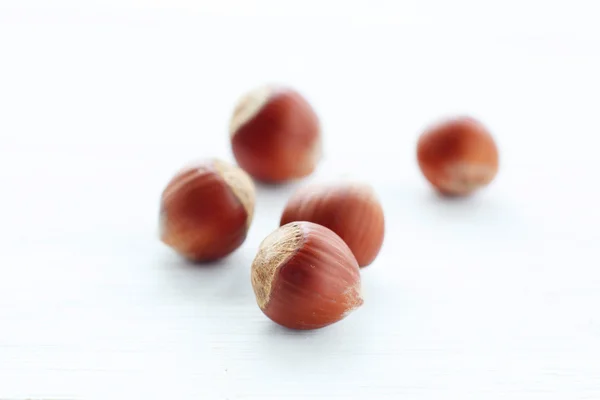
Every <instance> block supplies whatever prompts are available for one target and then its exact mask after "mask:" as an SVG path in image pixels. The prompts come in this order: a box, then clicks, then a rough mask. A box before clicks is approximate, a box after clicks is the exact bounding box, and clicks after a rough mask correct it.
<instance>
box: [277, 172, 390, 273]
mask: <svg viewBox="0 0 600 400" xmlns="http://www.w3.org/2000/svg"><path fill="white" fill-rule="evenodd" d="M292 221H310V222H314V223H316V224H319V225H323V226H325V227H327V228H329V229H331V230H332V231H334V232H335V233H336V234H338V235H339V236H340V237H341V238H342V239H343V240H344V242H346V244H347V245H348V247H350V250H352V253H353V254H354V257H356V260H357V261H358V265H359V266H361V267H365V266H367V265H369V264H371V262H373V260H374V259H375V257H376V256H377V254H378V253H379V250H380V249H381V246H382V244H383V237H384V230H385V222H384V216H383V209H382V207H381V204H380V203H379V200H378V199H377V196H376V195H375V192H374V191H373V189H372V188H371V186H369V185H367V184H364V183H340V184H329V185H309V186H306V187H303V188H301V189H299V190H298V191H297V192H296V193H294V194H293V195H292V197H291V198H290V199H289V201H288V203H287V205H286V206H285V209H284V211H283V215H282V216H281V221H280V225H285V224H287V223H289V222H292Z"/></svg>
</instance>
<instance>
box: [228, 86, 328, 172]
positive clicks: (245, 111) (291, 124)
mask: <svg viewBox="0 0 600 400" xmlns="http://www.w3.org/2000/svg"><path fill="white" fill-rule="evenodd" d="M229 133H230V136H231V145H232V149H233V154H234V156H235V159H236V160H237V162H238V164H239V166H240V167H242V168H243V169H244V170H245V171H246V172H248V173H249V174H250V175H252V176H253V177H254V178H256V179H258V180H260V181H264V182H271V183H278V182H285V181H289V180H294V179H298V178H302V177H304V176H307V175H309V174H310V173H312V172H313V170H314V169H315V167H316V165H317V162H318V160H319V158H320V156H321V133H320V126H319V120H318V118H317V115H316V114H315V112H314V111H313V109H312V107H311V106H310V104H308V102H307V101H306V100H305V99H304V97H302V96H301V95H300V94H299V93H298V92H296V91H295V90H293V89H290V88H286V87H281V86H274V85H270V86H263V87H260V88H257V89H254V90H252V91H251V92H249V93H247V94H246V95H244V96H243V97H242V98H241V99H240V100H239V102H238V104H237V106H236V108H235V111H234V113H233V117H232V118H231V122H230V126H229Z"/></svg>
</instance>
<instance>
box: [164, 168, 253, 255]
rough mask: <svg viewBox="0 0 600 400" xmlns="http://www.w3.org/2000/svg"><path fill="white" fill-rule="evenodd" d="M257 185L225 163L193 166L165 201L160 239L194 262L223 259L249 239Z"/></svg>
mask: <svg viewBox="0 0 600 400" xmlns="http://www.w3.org/2000/svg"><path fill="white" fill-rule="evenodd" d="M254 199H255V192H254V184H253V183H252V180H251V179H250V177H249V176H248V175H247V174H246V173H245V172H244V171H242V170H241V169H239V168H237V167H235V166H233V165H230V164H228V163H226V162H224V161H220V160H216V159H215V160H210V161H206V162H200V163H197V164H195V165H190V166H188V167H186V168H184V169H183V170H181V171H180V172H179V173H178V174H177V175H176V176H175V177H174V178H173V179H172V180H171V181H170V182H169V184H168V185H167V187H166V188H165V190H164V191H163V194H162V198H161V207H160V208H161V211H160V237H161V240H162V241H163V242H164V243H165V244H167V245H169V246H170V247H172V248H173V249H175V250H176V251H177V252H178V253H180V254H181V255H183V256H184V257H186V258H188V259H191V260H194V261H211V260H216V259H219V258H222V257H224V256H226V255H228V254H229V253H231V252H232V251H234V250H235V249H237V248H238V247H239V246H240V245H241V244H242V243H243V242H244V240H245V239H246V234H247V232H248V229H249V227H250V223H251V221H252V217H253V212H254Z"/></svg>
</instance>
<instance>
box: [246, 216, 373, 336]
mask: <svg viewBox="0 0 600 400" xmlns="http://www.w3.org/2000/svg"><path fill="white" fill-rule="evenodd" d="M252 287H253V288H254V293H255V295H256V301H257V303H258V306H259V307H260V309H261V310H262V311H263V313H264V314H265V315H266V316H267V317H269V318H271V319H272V320H273V321H275V322H276V323H278V324H280V325H283V326H285V327H287V328H291V329H316V328H322V327H324V326H327V325H330V324H333V323H334V322H337V321H339V320H341V319H343V318H344V317H346V316H347V315H348V314H349V313H350V312H352V311H353V310H355V309H356V308H358V307H360V306H361V305H362V303H363V299H362V296H361V288H360V273H359V268H358V264H357V262H356V259H355V258H354V256H353V255H352V252H351V251H350V249H349V248H348V246H347V245H346V243H344V241H343V240H342V239H341V238H340V237H339V236H338V235H336V234H335V233H334V232H333V231H331V230H329V229H327V228H325V227H323V226H321V225H317V224H313V223H312V222H292V223H290V224H287V225H284V226H282V227H280V228H278V229H277V230H275V232H273V233H271V234H270V235H269V236H267V238H266V239H265V240H263V242H262V243H261V245H260V248H259V250H258V254H257V255H256V258H255V259H254V262H253V263H252Z"/></svg>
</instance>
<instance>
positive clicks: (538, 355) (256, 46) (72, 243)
mask: <svg viewBox="0 0 600 400" xmlns="http://www.w3.org/2000/svg"><path fill="white" fill-rule="evenodd" d="M486 3H489V2H474V1H459V2H453V4H454V5H453V6H450V5H449V4H446V2H441V1H438V2H431V1H430V2H418V3H417V2H384V1H378V2H373V3H368V2H358V1H356V2H341V1H340V2H335V1H330V2H316V1H308V2H306V3H305V2H302V3H297V2H294V3H292V2H285V1H284V2H271V1H254V2H241V1H239V2H233V1H224V2H220V3H218V4H210V3H209V2H197V3H193V2H185V1H183V0H181V1H175V2H166V1H164V2H161V1H154V2H152V3H151V4H146V5H144V4H143V3H142V2H135V1H133V0H130V1H121V2H117V1H116V0H115V1H108V2H104V3H101V2H99V1H87V2H83V1H78V2H75V1H67V0H62V1H57V2H54V3H53V4H52V5H49V4H46V3H45V2H42V1H27V0H26V1H12V0H4V1H3V2H0V138H1V140H0V183H1V186H2V196H1V197H0V222H1V225H0V243H1V244H0V398H11V399H12V398H15V399H19V398H22V399H24V398H65V399H90V398H98V399H117V398H127V399H135V398H162V399H164V398H173V399H175V398H182V399H184V398H200V399H223V400H224V399H230V400H233V399H257V400H258V399H261V400H266V399H308V398H311V399H350V398H352V399H354V398H356V399H436V400H439V399H451V398H456V399H462V400H466V399H477V400H481V399H495V398H498V399H511V400H515V399H544V400H546V399H562V400H566V399H569V400H583V399H588V400H591V399H600V314H599V307H600V259H599V256H598V242H599V239H600V234H599V233H598V232H599V231H598V226H600V214H599V212H598V204H600V191H599V180H598V171H600V168H599V167H598V164H599V163H598V150H597V149H598V144H599V143H600V142H599V139H598V137H599V134H600V122H599V121H600V120H599V118H598V110H599V108H598V106H599V105H600V96H599V94H598V93H600V78H599V74H598V71H600V53H599V52H598V49H599V48H600V36H599V32H600V30H599V28H598V24H597V21H596V19H597V15H598V11H597V10H596V8H595V7H594V5H595V3H594V2H593V1H589V2H570V3H569V4H567V3H566V2H564V3H565V5H560V4H558V2H550V3H551V4H548V3H549V2H541V1H520V2H517V1H509V2H503V3H502V6H500V5H496V6H493V5H490V4H486ZM227 7H230V8H227ZM265 81H278V82H284V83H288V84H291V85H293V86H295V87H297V88H298V89H299V90H301V91H302V92H303V93H305V94H306V96H307V97H308V98H309V99H310V100H311V101H312V102H313V104H314V105H315V107H316V109H317V110H318V112H319V114H320V115H321V117H322V120H323V125H324V129H325V159H324V160H323V163H322V164H321V166H320V168H319V170H318V172H317V173H316V174H315V175H314V176H313V177H311V178H310V179H308V180H307V181H310V180H327V179H337V178H339V177H342V176H345V177H346V176H350V177H354V178H358V179H365V180H368V181H370V182H372V183H373V185H374V186H375V187H376V189H377V192H378V193H379V195H380V197H381V199H382V202H383V205H384V207H385V211H386V217H387V236H386V241H385V245H384V248H383V250H382V253H381V254H380V257H379V258H378V259H377V261H376V262H375V263H374V264H373V265H372V266H370V267H369V268H368V269H365V270H364V271H363V286H364V291H365V304H364V306H363V307H362V308H361V309H360V310H359V311H357V312H356V313H354V314H353V315H351V316H350V317H348V318H347V319H346V320H344V321H343V322H341V323H339V324H336V325H334V326H331V327H329V328H326V329H323V330H319V331H314V332H302V333H297V332H291V331H287V330H285V329H282V328H280V327H278V326H275V325H274V324H273V323H271V321H269V320H268V319H267V318H266V317H264V316H263V315H262V314H261V312H260V311H259V309H258V307H257V306H256V304H255V301H254V297H253V293H252V288H251V286H250V283H249V267H250V263H251V261H252V259H253V257H254V254H255V251H256V248H257V246H258V244H259V243H260V241H261V240H262V238H263V237H264V236H266V235H267V234H268V233H269V232H270V231H271V230H272V229H274V228H275V227H276V226H277V222H278V220H279V214H280V212H281V210H282V208H283V205H284V203H285V201H286V198H287V196H288V195H289V194H290V192H291V191H292V190H294V189H295V188H296V187H297V186H298V185H301V184H303V183H305V182H299V183H297V184H294V185H291V186H288V187H283V188H268V187H263V186H260V187H259V188H258V204H257V212H256V219H255V222H254V224H253V226H252V228H251V231H250V235H249V237H248V240H247V241H246V242H245V244H244V245H243V247H242V248H241V249H240V250H239V251H237V252H236V253H234V254H233V255H232V256H231V257H229V258H227V259H226V260H224V261H222V262H220V263H217V264H215V265H211V266H207V267H193V266H190V265H187V264H186V263H185V262H183V261H181V260H180V259H179V258H178V257H177V256H176V255H174V254H173V253H172V252H171V251H170V250H169V249H167V248H165V247H164V246H163V245H162V244H161V243H160V242H159V241H158V240H157V237H156V228H157V211H158V199H159V195H160V192H161V190H162V188H163V186H164V185H165V184H166V182H167V181H168V179H169V178H170V176H171V174H172V173H173V172H174V171H176V170H177V169H178V168H179V167H180V166H181V165H182V164H184V163H186V162H187V161H189V160H193V159H195V158H202V157H210V156H218V157H222V158H224V159H228V160H231V153H230V149H229V145H228V135H227V124H228V117H229V115H230V113H231V111H232V107H233V104H234V102H235V100H236V99H237V96H238V95H240V94H241V93H242V92H243V91H245V90H246V89H249V88H251V87H253V86H254V85H256V84H260V83H263V82H265ZM453 113H469V114H472V115H474V116H476V117H478V118H480V119H481V120H482V121H483V122H484V123H486V124H487V125H488V126H489V127H490V128H491V129H492V131H493V132H494V134H495V135H496V138H497V140H498V144H499V146H500V150H501V163H502V166H501V173H500V175H499V176H498V179H497V181H496V182H495V183H494V184H493V185H492V186H491V187H490V188H489V189H488V190H486V191H484V192H482V193H481V194H480V195H478V196H475V197H474V198H472V199H469V200H465V201H443V200H442V199H439V198H438V197H436V196H435V195H433V194H432V192H431V190H430V189H429V187H428V186H427V185H426V184H425V182H424V180H423V179H422V177H421V175H420V173H419V171H418V169H417V166H416V162H415V143H416V138H417V135H418V134H419V132H420V131H421V130H422V129H423V127H425V126H426V125H427V124H429V123H430V122H431V121H432V120H434V119H436V118H438V117H440V116H444V115H448V114H453Z"/></svg>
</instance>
